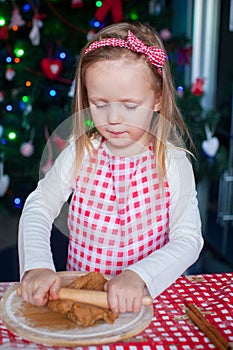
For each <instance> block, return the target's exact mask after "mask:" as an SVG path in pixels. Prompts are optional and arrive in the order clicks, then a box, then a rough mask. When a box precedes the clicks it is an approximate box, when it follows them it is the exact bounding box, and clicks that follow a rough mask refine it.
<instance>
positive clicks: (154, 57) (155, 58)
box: [84, 30, 167, 75]
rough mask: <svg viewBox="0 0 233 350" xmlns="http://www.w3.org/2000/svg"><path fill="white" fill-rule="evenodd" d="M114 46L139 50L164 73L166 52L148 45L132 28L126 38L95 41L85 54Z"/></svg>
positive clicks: (134, 50)
mask: <svg viewBox="0 0 233 350" xmlns="http://www.w3.org/2000/svg"><path fill="white" fill-rule="evenodd" d="M104 46H112V47H117V46H118V47H123V48H126V49H128V50H131V51H133V52H138V53H141V54H143V55H145V56H146V57H147V59H148V60H149V62H150V63H151V64H153V65H154V66H156V67H157V71H158V72H159V74H160V75H162V67H163V65H164V62H165V61H166V59H167V55H166V53H165V52H164V51H163V50H162V49H160V48H159V47H158V46H147V45H145V44H144V42H143V41H141V40H139V39H138V38H137V37H136V36H135V35H134V34H133V33H132V32H131V31H130V30H129V31H128V36H127V38H126V39H125V40H123V39H119V38H105V39H101V40H98V41H94V42H93V43H92V44H90V46H88V47H87V48H86V50H85V51H84V54H87V53H89V52H92V51H94V50H96V49H98V48H100V47H104Z"/></svg>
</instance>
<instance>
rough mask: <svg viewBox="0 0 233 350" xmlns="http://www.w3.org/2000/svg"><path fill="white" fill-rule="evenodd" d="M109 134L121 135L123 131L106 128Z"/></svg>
mask: <svg viewBox="0 0 233 350" xmlns="http://www.w3.org/2000/svg"><path fill="white" fill-rule="evenodd" d="M108 132H109V134H111V135H113V136H116V137H117V136H121V135H123V134H124V131H111V130H108Z"/></svg>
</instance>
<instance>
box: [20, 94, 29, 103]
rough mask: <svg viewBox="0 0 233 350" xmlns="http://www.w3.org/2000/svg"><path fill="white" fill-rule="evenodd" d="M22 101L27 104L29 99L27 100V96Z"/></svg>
mask: <svg viewBox="0 0 233 350" xmlns="http://www.w3.org/2000/svg"><path fill="white" fill-rule="evenodd" d="M22 101H23V102H24V103H27V102H28V101H29V98H28V96H26V95H25V96H23V97H22Z"/></svg>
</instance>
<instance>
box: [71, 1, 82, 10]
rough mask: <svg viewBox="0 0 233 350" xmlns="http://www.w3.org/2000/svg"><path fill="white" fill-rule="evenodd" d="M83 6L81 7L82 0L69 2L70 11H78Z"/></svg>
mask: <svg viewBox="0 0 233 350" xmlns="http://www.w3.org/2000/svg"><path fill="white" fill-rule="evenodd" d="M83 6H84V5H83V1H82V0H72V2H71V7H72V9H77V8H78V9H80V8H82V7H83Z"/></svg>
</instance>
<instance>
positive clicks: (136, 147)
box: [107, 138, 145, 157]
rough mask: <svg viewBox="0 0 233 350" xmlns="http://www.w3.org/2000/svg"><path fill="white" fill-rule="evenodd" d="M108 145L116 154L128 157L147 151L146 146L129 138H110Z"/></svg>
mask: <svg viewBox="0 0 233 350" xmlns="http://www.w3.org/2000/svg"><path fill="white" fill-rule="evenodd" d="M107 147H108V149H109V150H110V152H111V153H113V154H114V155H116V156H122V157H128V156H133V155H137V154H139V153H142V152H143V151H145V146H144V145H142V144H140V143H137V142H135V141H132V140H129V139H120V138H117V139H115V138H114V139H108V140H107Z"/></svg>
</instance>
